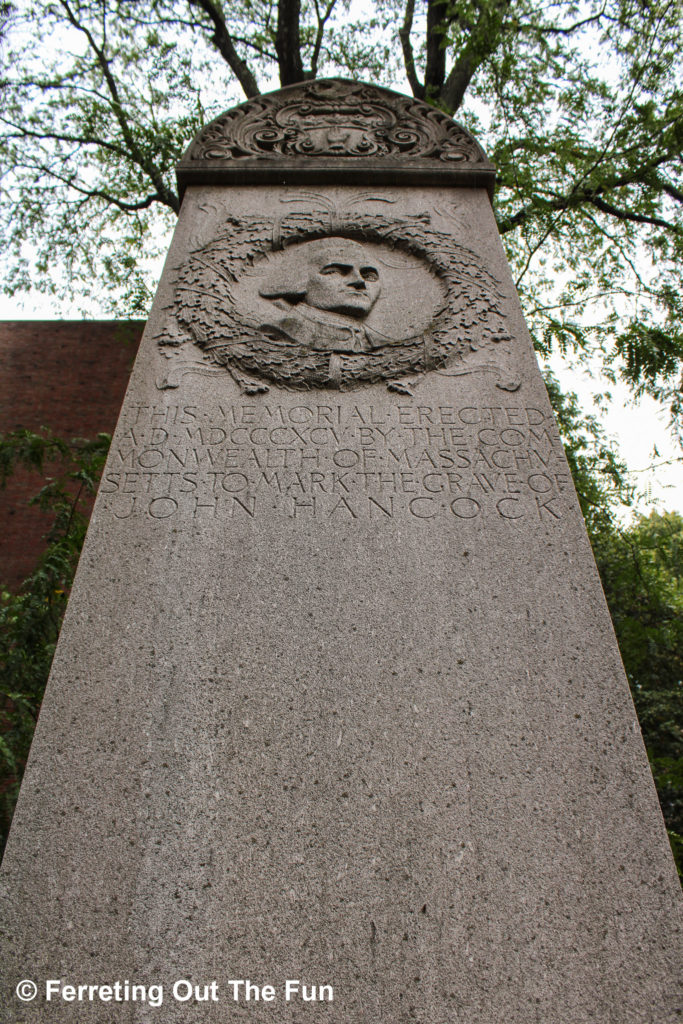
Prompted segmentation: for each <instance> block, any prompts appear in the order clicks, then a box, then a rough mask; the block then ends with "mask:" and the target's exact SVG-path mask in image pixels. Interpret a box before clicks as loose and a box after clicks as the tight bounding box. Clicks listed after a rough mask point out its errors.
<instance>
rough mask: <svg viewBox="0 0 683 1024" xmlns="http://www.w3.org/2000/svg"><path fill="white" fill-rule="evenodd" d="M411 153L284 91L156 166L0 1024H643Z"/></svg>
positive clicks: (603, 846)
mask: <svg viewBox="0 0 683 1024" xmlns="http://www.w3.org/2000/svg"><path fill="white" fill-rule="evenodd" d="M392 117H393V121H391V118H392ZM269 118H270V119H271V120H270V121H269V120H268V119H269ZM382 118H383V119H384V120H382ZM410 118H412V119H413V120H412V122H410ZM364 119H365V120H364ZM342 122H343V123H344V124H346V126H347V127H346V129H345V130H342V127H343V125H342V127H340V125H341V124H342ZM273 124H274V125H275V128H273ZM411 125H412V127H411ZM451 125H452V122H448V121H447V119H445V118H443V115H440V114H437V112H435V111H429V108H425V107H423V105H421V104H416V103H414V102H413V101H408V100H406V99H405V98H402V97H397V96H395V95H394V94H391V93H387V92H386V91H384V90H379V89H374V88H370V87H360V86H356V85H351V84H344V83H322V84H320V83H317V84H313V85H310V84H309V85H307V86H301V87H296V88H294V89H290V90H284V91H283V92H281V93H277V94H274V95H273V96H272V97H270V98H269V97H264V98H261V99H259V100H258V101H254V102H253V103H250V104H246V105H245V106H244V107H242V108H238V109H237V111H233V112H229V114H228V115H224V117H223V118H222V119H219V121H218V122H217V123H216V124H214V125H213V126H210V127H209V128H208V129H206V130H205V132H204V133H203V134H202V135H201V136H200V137H199V139H198V140H196V141H195V143H194V144H193V148H191V150H190V151H189V153H188V156H187V158H186V160H185V161H184V163H183V165H182V167H183V169H182V170H181V175H182V181H183V183H184V184H185V187H186V192H185V197H184V201H183V206H182V210H181V215H180V221H179V225H178V229H177V231H176V235H175V238H174V241H173V244H172V247H171V251H170V254H169V257H168V262H167V265H166V269H165V271H164V275H163V279H162V282H161V284H160V288H159V293H158V295H157V298H156V301H155V304H154V308H153V311H152V314H151V316H150V320H149V323H148V326H147V329H146V332H145V337H144V339H143V343H142V347H141V351H140V355H139V357H138V361H137V363H136V366H135V370H134V373H133V378H132V380H131V384H130V387H129V390H128V394H127V397H126V400H125V403H124V407H123V411H122V414H121V418H120V421H119V425H118V429H117V432H116V436H115V439H114V443H113V446H112V451H111V455H110V458H109V462H108V465H107V469H106V471H105V473H104V477H103V481H102V486H101V489H100V494H99V497H98V501H97V505H96V509H95V513H94V516H93V520H92V523H91V527H90V531H89V535H88V539H87V543H86V547H85V550H84V553H83V556H82V559H81V565H80V567H79V572H78V578H77V581H76V584H75V587H74V592H73V594H72V598H71V602H70V606H69V611H68V614H67V620H66V622H65V626H64V630H63V634H62V638H61V640H60V644H59V648H58V651H57V655H56V657H55V662H54V666H53V673H52V678H51V682H50V684H49V687H48V691H47V695H46V699H45V704H44V708H43V711H42V713H41V718H40V722H39V726H38V731H37V735H36V740H35V743H34V748H33V751H32V755H31V760H30V764H29V767H28V771H27V774H26V779H25V783H24V787H23V790H22V795H21V799H20V802H19V806H18V809H17V815H16V820H15V824H14V828H13V832H12V835H11V838H10V843H9V846H8V850H7V854H6V858H5V863H4V868H3V876H2V878H3V887H4V896H3V910H2V916H1V918H0V920H1V924H0V928H1V929H2V932H3V935H4V940H5V951H4V953H3V962H4V964H5V972H4V973H5V980H6V983H7V991H6V993H5V996H4V1006H5V1014H6V1019H7V1020H8V1021H12V1022H22V1024H32V1022H34V1021H40V1022H50V1024H52V1022H62V1021H64V1022H71V1021H76V1020H87V1021H93V1022H94V1021H97V1022H107V1024H113V1022H116V1021H121V1022H130V1024H147V1022H152V1021H162V1020H163V1021H164V1024H167V1022H175V1021H178V1022H181V1021H182V1022H183V1024H187V1022H194V1021H196V1022H201V1021H225V1020H226V1019H228V1018H230V1017H234V1019H236V1020H247V1019H248V1020H250V1021H251V1022H252V1024H256V1022H259V1021H264V1022H265V1021H273V1020H275V1019H278V1020H292V1021H301V1022H309V1024H315V1022H318V1021H335V1022H339V1024H369V1022H373V1024H375V1022H378V1024H379V1022H382V1024H384V1022H385V1024H397V1022H399V1021H400V1022H405V1024H408V1022H412V1021H414V1022H420V1024H447V1022H448V1024H456V1022H458V1024H501V1022H502V1021H505V1024H530V1022H531V1021H538V1022H543V1024H550V1022H555V1021H556V1022H557V1024H588V1022H591V1024H593V1022H596V1024H597V1022H600V1024H607V1022H609V1024H645V1022H647V1024H674V1022H675V1021H678V1020H679V1016H678V1015H677V1014H678V1013H679V1011H680V1001H679V1000H678V998H677V993H676V981H677V971H678V968H679V967H680V940H679V935H680V932H679V930H678V925H677V923H676V922H677V920H678V918H677V911H676V900H677V898H678V883H677V879H676V877H675V872H674V868H673V863H672V859H671V855H670V852H669V849H668V844H667V839H666V835H665V831H664V827H663V823H662V820H661V815H660V811H659V807H658V804H657V798H656V794H655V790H654V786H653V783H652V779H651V776H650V773H649V769H648V765H647V759H646V756H645V751H644V749H643V744H642V740H641V736H640V731H639V728H638V724H637V721H636V717H635V713H634V709H633V705H632V703H631V698H630V695H629V692H628V687H627V684H626V680H625V678H624V674H623V670H622V667H621V663H620V660H619V655H618V651H617V647H616V643H615V639H614V635H613V632H612V627H611V624H610V621H609V616H608V613H607V609H606V606H605V602H604V598H603V595H602V592H601V589H600V584H599V580H598V576H597V573H596V570H595V565H594V563H593V559H592V555H591V552H590V548H589V545H588V541H587V538H586V534H585V530H584V527H583V522H582V519H581V515H580V511H579V508H578V504H577V501H576V497H575V494H574V491H573V487H572V483H571V480H570V476H569V472H568V468H567V464H566V461H565V458H564V454H563V452H562V448H561V445H560V442H559V438H558V435H557V429H556V426H555V423H554V420H553V416H552V413H551V410H550V407H549V403H548V399H547V396H546V392H545V388H544V386H543V382H542V379H541V377H540V374H539V371H538V368H537V365H536V362H535V359H534V356H533V352H532V348H531V344H530V341H529V337H528V334H527V331H526V329H525V326H524V323H523V319H522V316H521V311H520V308H519V304H518V300H517V298H516V295H515V292H514V287H513V285H512V281H511V279H510V274H509V270H508V268H507V265H506V261H505V258H504V255H503V252H502V248H501V244H500V240H499V238H498V234H497V232H496V228H495V223H494V219H493V214H492V211H491V206H490V200H489V194H488V188H489V186H490V180H491V169H490V166H489V165H488V164H486V162H485V159H484V157H483V154H482V153H481V151H480V150H479V149H478V147H477V146H476V144H475V143H474V142H473V141H472V140H471V139H469V137H467V136H466V134H465V133H464V132H462V130H461V129H458V128H457V126H452V127H450V126H451ZM269 126H270V127H269ZM266 129H269V130H271V132H273V131H274V132H276V134H277V131H280V133H281V135H282V138H281V139H280V141H279V142H277V140H276V142H273V141H272V139H273V136H272V135H271V136H264V132H266ZM408 130H412V131H413V136H414V141H413V142H412V146H413V149H412V150H410V147H409V145H408V142H407V141H406V140H407V139H408V136H407V135H406V134H405V133H406V132H407V131H408ZM297 132H298V133H299V134H298V135H297V134H296V133H297ZM287 133H289V134H287ZM420 133H421V134H420ZM430 133H431V134H430ZM439 133H441V134H439ZM264 137H265V138H266V141H267V146H266V143H264V142H263V141H262V140H263V138H264ZM340 137H341V141H340ZM235 139H237V140H238V142H239V147H241V148H242V150H243V151H244V152H242V153H241V155H240V153H239V152H238V149H239V147H238V144H237V142H235ZM283 139H284V141H282V140H283ZM249 146H251V151H250V150H249ZM259 146H261V149H259ZM268 146H269V147H271V148H267V147H268ZM335 146H342V147H344V146H345V147H346V151H345V153H344V154H343V155H341V156H339V155H338V150H337V149H335ZM373 146H374V147H375V148H374V150H373ZM382 146H384V150H385V151H382ZM401 146H403V149H401ZM430 146H431V150H430V148H429V147H430ZM278 147H279V148H278ZM297 147H298V148H297ZM392 147H393V148H392ZM306 153H308V155H306ZM364 154H366V155H364ZM344 160H346V161H347V163H344ZM193 161H194V162H193ZM240 161H242V163H240ZM363 168H365V173H364V177H363ZM421 169H422V170H421ZM421 173H422V174H423V178H421V177H420V174H421ZM361 179H362V180H361ZM278 182H284V184H282V183H278ZM316 183H317V184H316ZM22 979H26V980H33V981H35V982H36V984H37V986H38V995H37V997H36V998H35V1000H33V1001H30V1002H22V1001H21V1000H20V999H18V998H17V996H16V995H15V994H14V989H15V986H16V985H17V983H18V982H19V981H21V980H22ZM247 981H249V983H250V987H249V986H247V985H246V982H247ZM48 982H53V984H52V987H51V988H50V986H49V985H48ZM117 983H118V988H117V987H116V985H117ZM79 985H81V986H95V989H94V990H92V991H91V990H90V989H86V990H85V991H83V990H81V991H80V992H79V990H78V986H79ZM64 986H72V988H68V987H66V988H65V987H64ZM98 986H105V987H106V986H108V988H105V989H104V990H103V989H102V988H101V987H98ZM174 986H175V989H174ZM48 990H49V991H48ZM72 993H75V994H73V998H72ZM48 994H49V995H50V999H49V1000H48V999H47V995H48ZM159 1001H161V1005H159Z"/></svg>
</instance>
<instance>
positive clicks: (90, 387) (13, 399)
mask: <svg viewBox="0 0 683 1024" xmlns="http://www.w3.org/2000/svg"><path fill="white" fill-rule="evenodd" d="M143 328H144V321H141V320H130V321H54V320H39V321H35V320H34V321H5V322H0V433H3V434H4V433H7V432H9V431H11V430H17V429H19V428H21V427H23V428H26V429H28V430H36V431H37V430H39V429H40V428H41V427H49V428H50V429H51V430H52V432H53V433H54V434H56V435H58V436H59V437H64V438H72V437H86V438H92V437H95V436H96V435H97V434H98V433H100V432H101V431H106V432H107V433H111V432H112V431H113V429H114V427H115V425H116V420H117V417H118V413H119V409H120V407H121V402H122V401H123V396H124V394H125V390H126V385H127V383H128V377H129V375H130V371H131V368H132V365H133V360H134V359H135V355H136V352H137V348H138V345H139V343H140V338H141V336H142V330H143ZM47 475H49V472H48V474H47ZM42 483H43V479H42V478H41V477H40V476H39V475H38V474H37V473H31V472H26V471H21V472H19V473H17V474H15V475H14V476H13V477H12V478H11V479H10V481H9V482H8V484H7V487H6V489H5V490H4V491H0V585H6V586H9V587H10V589H14V588H16V587H17V586H18V585H19V583H20V582H21V580H23V579H24V578H25V577H26V576H27V575H28V574H29V573H30V572H31V570H32V569H33V568H34V566H35V564H36V561H37V559H38V557H39V555H40V553H41V552H42V550H43V548H44V542H43V540H42V538H43V535H44V534H45V532H46V530H47V529H48V528H49V525H50V523H49V519H48V517H47V516H46V515H45V514H44V513H42V512H40V511H39V510H37V509H34V508H31V507H30V506H28V505H27V500H28V498H30V497H32V496H33V495H34V494H36V493H37V492H38V491H39V490H40V488H41V486H42Z"/></svg>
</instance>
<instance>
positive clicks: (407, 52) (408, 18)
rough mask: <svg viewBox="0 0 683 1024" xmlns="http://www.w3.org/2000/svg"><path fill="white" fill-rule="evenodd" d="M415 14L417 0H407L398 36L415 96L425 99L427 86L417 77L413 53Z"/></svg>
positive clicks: (407, 74) (407, 75)
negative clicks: (412, 35)
mask: <svg viewBox="0 0 683 1024" xmlns="http://www.w3.org/2000/svg"><path fill="white" fill-rule="evenodd" d="M414 16H415V0H406V13H405V17H404V19H403V24H402V25H401V27H400V29H399V30H398V38H399V39H400V41H401V49H402V50H403V65H404V67H405V70H406V77H407V79H408V82H409V84H410V88H411V89H412V93H413V96H416V97H417V99H419V100H423V99H424V98H425V87H424V85H423V84H422V82H421V81H420V80H419V78H418V77H417V71H416V69H415V55H414V53H413V46H412V43H411V42H410V33H411V31H412V28H413V18H414Z"/></svg>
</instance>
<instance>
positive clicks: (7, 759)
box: [0, 430, 110, 849]
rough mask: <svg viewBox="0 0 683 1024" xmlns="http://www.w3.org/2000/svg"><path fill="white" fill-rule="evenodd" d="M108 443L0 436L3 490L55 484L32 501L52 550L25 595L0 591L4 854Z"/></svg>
mask: <svg viewBox="0 0 683 1024" xmlns="http://www.w3.org/2000/svg"><path fill="white" fill-rule="evenodd" d="M109 440H110V439H109V437H108V436H107V435H106V434H100V435H99V436H98V437H97V439H96V440H95V441H83V440H80V439H76V440H73V441H71V442H66V441H63V440H61V439H60V438H56V437H53V436H52V435H51V434H49V432H47V431H43V432H41V433H40V434H34V433H31V432H30V431H27V430H20V431H16V432H15V433H12V434H7V435H5V436H2V435H0V486H1V485H4V483H5V481H6V479H7V477H8V476H9V475H10V474H11V473H13V472H14V470H15V468H16V467H17V466H24V467H28V468H29V469H34V470H37V471H38V473H40V474H42V473H43V472H44V471H45V470H46V467H47V469H48V471H49V472H50V474H51V475H50V476H48V477H46V478H45V480H44V483H43V487H42V488H41V489H40V491H39V493H38V494H37V495H36V497H35V498H34V499H33V502H32V503H33V504H35V505H37V506H39V507H40V508H41V509H43V510H44V511H45V512H46V513H48V515H49V521H50V523H51V525H50V530H49V533H48V535H47V547H46V550H45V552H44V554H43V556H42V558H41V559H40V561H39V563H38V565H37V566H36V568H35V570H34V571H33V573H32V574H31V576H30V577H29V578H28V579H27V580H26V581H25V583H24V585H23V586H22V588H21V589H20V591H19V593H11V592H10V591H9V590H7V589H6V588H4V587H2V586H0V849H1V848H2V846H3V845H4V839H5V837H6V832H7V829H8V828H9V823H10V821H11V818H12V812H13V809H14V803H15V800H16V796H17V792H18V789H19V783H20V781H21V775H22V772H23V768H24V764H25V761H26V757H27V755H28V750H29V747H30V745H31V739H32V737H33V730H34V728H35V723H36V719H37V717H38V711H39V710H40V704H41V701H42V699H43V692H44V690H45V684H46V682H47V677H48V673H49V671H50V665H51V663H52V656H53V654H54V650H55V645H56V643H57V638H58V636H59V630H60V627H61V624H62V618H63V615H64V611H65V609H66V602H67V598H68V595H69V591H70V589H71V583H72V581H73V576H74V572H75V570H76V565H77V564H78V556H79V554H80V550H81V547H82V544H83V540H84V537H85V531H86V528H87V525H88V518H89V511H90V509H89V503H88V499H89V497H90V496H92V495H93V494H94V493H95V490H96V488H97V483H98V481H99V477H100V473H101V471H102V468H103V466H104V460H105V458H106V455H107V451H108V449H109Z"/></svg>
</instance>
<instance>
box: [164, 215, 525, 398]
mask: <svg viewBox="0 0 683 1024" xmlns="http://www.w3.org/2000/svg"><path fill="white" fill-rule="evenodd" d="M500 299H501V295H500V292H499V290H498V285H497V282H496V281H495V279H494V278H493V277H492V276H491V275H490V274H489V273H488V272H487V271H486V269H485V268H484V266H483V265H482V263H481V260H480V259H479V258H478V257H477V256H476V255H475V254H474V253H473V252H472V251H471V250H469V249H467V248H465V247H464V246H461V245H459V244H458V243H456V242H454V240H453V238H452V237H451V236H450V235H448V234H447V233H445V232H441V231H438V230H435V229H434V227H432V225H431V223H430V219H429V217H428V215H426V214H425V215H420V216H417V217H403V218H396V219H392V218H391V217H388V216H386V215H384V214H377V213H368V212H366V213H360V212H359V211H358V210H354V209H348V210H342V211H341V212H340V211H338V210H330V209H322V210H320V211H314V210H310V209H309V210H307V211H306V212H287V213H285V214H284V215H283V216H282V217H281V218H272V219H266V218H263V219H261V218H245V219H243V220H238V219H236V218H230V219H229V220H228V222H227V224H226V225H225V230H224V231H223V232H222V233H221V234H220V235H219V237H217V238H216V239H215V240H214V241H212V242H210V243H209V244H208V245H205V246H203V247H201V248H200V249H199V250H197V251H196V252H194V253H192V254H191V256H190V258H189V259H188V260H187V261H186V263H185V264H183V266H182V267H181V268H180V270H179V274H178V279H177V283H176V303H175V321H176V328H175V330H173V331H170V332H167V334H166V335H165V336H164V337H163V338H161V339H160V343H161V344H164V345H179V344H182V343H183V341H184V340H185V339H186V338H187V337H188V335H189V337H190V338H191V339H192V342H193V344H194V345H195V346H197V347H198V348H199V349H201V350H202V351H203V353H204V358H205V360H206V361H207V362H208V363H209V364H211V365H213V366H222V367H224V368H225V369H226V370H227V371H228V372H230V373H231V375H232V376H233V378H234V379H235V380H236V381H237V382H238V383H239V384H240V385H241V386H242V387H243V388H244V389H245V390H247V391H256V390H265V389H267V388H268V387H269V386H272V385H277V386H280V387H285V388H290V389H305V388H336V389H340V390H349V389H353V388H358V387H361V386H363V385H364V384H371V383H376V382H378V381H386V382H387V384H388V385H389V386H390V387H392V388H394V389H397V390H404V388H403V387H402V386H401V382H402V381H404V382H405V380H406V379H407V378H408V377H409V376H411V375H416V374H422V373H425V372H427V371H429V370H436V369H439V368H445V367H453V366H454V365H457V366H459V367H461V368H462V369H463V371H465V370H466V364H467V361H468V359H469V358H470V357H471V356H472V354H473V353H476V352H478V351H480V350H482V349H489V348H495V347H497V346H500V344H501V343H504V342H507V341H509V337H508V334H507V332H506V328H505V321H504V316H503V314H502V312H501V309H500Z"/></svg>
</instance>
